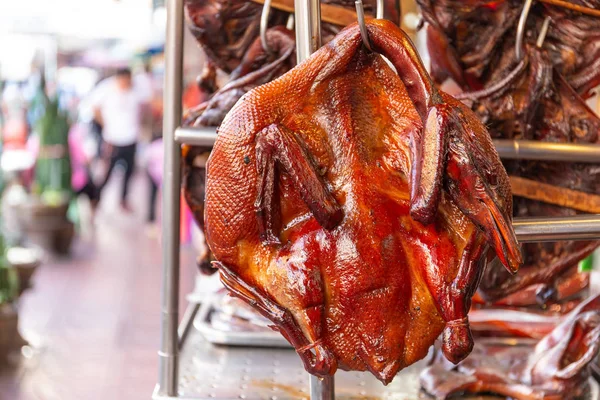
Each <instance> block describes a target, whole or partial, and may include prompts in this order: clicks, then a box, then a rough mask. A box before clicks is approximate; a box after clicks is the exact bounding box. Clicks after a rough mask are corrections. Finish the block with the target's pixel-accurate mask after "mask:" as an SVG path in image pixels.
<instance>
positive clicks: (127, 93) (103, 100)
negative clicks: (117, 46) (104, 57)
mask: <svg viewBox="0 0 600 400" xmlns="http://www.w3.org/2000/svg"><path fill="white" fill-rule="evenodd" d="M99 85H101V90H97V91H95V94H94V97H93V98H92V106H93V108H94V116H95V119H96V121H98V123H100V124H101V125H102V138H103V141H104V144H105V145H104V153H105V154H107V155H108V157H109V166H108V170H107V171H106V177H105V178H104V181H103V182H102V183H101V184H100V186H99V193H100V195H101V194H102V191H103V189H104V187H105V186H106V184H107V183H108V181H109V179H110V177H111V175H112V172H113V171H114V168H115V166H116V165H117V163H122V164H123V166H124V168H125V174H124V177H123V186H122V191H121V207H122V209H123V210H125V211H128V212H129V211H131V208H130V206H129V204H128V202H127V194H128V191H129V182H130V180H131V176H132V175H133V171H134V168H135V152H136V147H137V144H138V140H139V136H140V132H141V124H142V120H143V118H144V114H145V113H146V107H147V102H148V100H147V98H146V97H145V96H144V94H143V93H140V92H139V91H138V90H136V88H135V87H134V85H133V79H132V76H131V70H130V69H129V68H121V69H119V70H117V72H116V74H115V75H114V76H113V77H111V78H108V80H106V81H103V82H101V83H100V84H99Z"/></svg>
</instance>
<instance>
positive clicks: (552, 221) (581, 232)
mask: <svg viewBox="0 0 600 400" xmlns="http://www.w3.org/2000/svg"><path fill="white" fill-rule="evenodd" d="M513 228H514V229H515V234H516V235H517V239H519V242H521V243H526V242H555V241H559V240H600V214H587V215H575V216H572V217H560V218H515V219H514V221H513Z"/></svg>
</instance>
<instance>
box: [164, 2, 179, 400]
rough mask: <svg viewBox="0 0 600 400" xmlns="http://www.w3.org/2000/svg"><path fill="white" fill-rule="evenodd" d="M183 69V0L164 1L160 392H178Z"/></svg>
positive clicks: (168, 394)
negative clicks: (179, 139)
mask: <svg viewBox="0 0 600 400" xmlns="http://www.w3.org/2000/svg"><path fill="white" fill-rule="evenodd" d="M182 72H183V0H168V1H167V38H166V42H165V85H164V119H163V142H164V146H165V147H164V150H165V155H164V157H165V160H164V179H163V182H164V187H163V201H162V207H163V209H162V211H163V212H162V234H163V280H162V282H163V286H162V299H161V306H162V308H161V342H160V351H159V353H158V355H159V381H158V385H159V392H160V393H161V394H163V395H164V394H166V395H167V396H177V386H178V382H177V380H178V379H177V373H178V371H177V369H178V350H179V348H178V337H177V323H178V319H179V315H178V314H179V311H178V309H179V250H180V249H179V245H180V242H179V240H180V237H179V211H180V210H179V208H180V206H179V201H180V182H181V164H180V162H181V148H180V146H179V145H178V144H177V143H176V142H175V129H177V127H178V126H179V124H180V123H181V93H182V84H183V82H182Z"/></svg>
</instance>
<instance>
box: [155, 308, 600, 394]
mask: <svg viewBox="0 0 600 400" xmlns="http://www.w3.org/2000/svg"><path fill="white" fill-rule="evenodd" d="M199 317H200V315H198V316H197V317H196V319H198V318H199ZM424 365H425V362H423V361H421V362H418V363H416V364H414V365H412V366H410V367H409V368H406V369H404V370H403V371H401V372H400V373H399V374H398V376H396V378H395V379H394V381H393V382H392V383H390V384H389V385H388V386H383V385H382V384H381V382H379V381H378V380H377V379H375V378H374V377H373V376H372V375H371V374H368V373H361V372H345V371H339V372H338V373H336V375H335V392H336V399H346V400H350V399H351V400H359V399H365V400H376V399H382V400H417V399H419V400H423V399H431V398H430V397H429V396H427V395H426V394H424V393H422V392H421V391H420V386H419V373H420V372H421V370H422V368H423V367H424ZM308 378H309V377H308V374H307V373H306V371H305V370H304V368H303V367H302V363H301V362H300V359H299V358H298V356H297V355H296V352H295V351H293V350H291V349H282V348H274V349H268V348H257V347H230V346H218V345H217V346H216V345H213V344H211V343H209V342H207V341H206V340H205V339H204V337H203V336H202V334H201V333H200V332H199V331H198V330H196V329H190V330H189V334H188V335H187V336H186V340H185V341H184V342H183V344H182V347H181V352H180V369H179V397H177V399H182V400H192V399H193V400H200V399H202V400H209V399H248V400H259V399H260V400H299V399H306V400H308V398H309V395H308V394H309V383H308ZM590 388H591V395H590V397H589V399H590V400H600V390H599V388H598V384H597V383H596V382H595V381H594V380H591V381H590ZM153 398H154V399H155V400H171V399H175V398H173V397H165V396H161V395H158V394H157V393H156V392H155V394H154V396H153ZM469 399H470V400H474V399H479V400H484V399H485V400H491V399H494V400H498V399H499V398H498V397H488V396H486V397H469Z"/></svg>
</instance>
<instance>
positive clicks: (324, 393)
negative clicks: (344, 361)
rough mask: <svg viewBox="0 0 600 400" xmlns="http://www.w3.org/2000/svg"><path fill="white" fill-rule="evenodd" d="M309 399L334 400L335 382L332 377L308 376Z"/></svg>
mask: <svg viewBox="0 0 600 400" xmlns="http://www.w3.org/2000/svg"><path fill="white" fill-rule="evenodd" d="M310 398H311V400H314V399H323V400H335V381H334V379H333V376H329V377H327V378H319V377H316V376H314V375H311V376H310Z"/></svg>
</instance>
